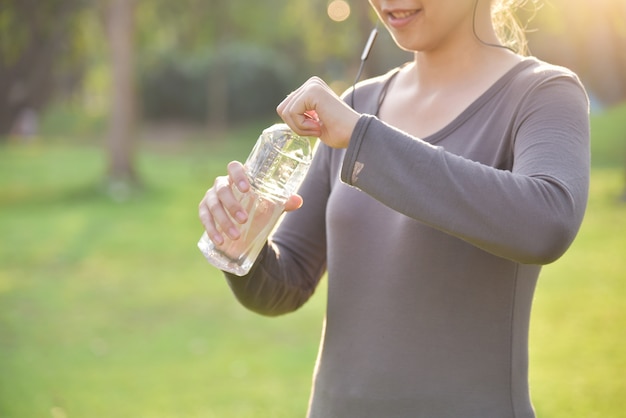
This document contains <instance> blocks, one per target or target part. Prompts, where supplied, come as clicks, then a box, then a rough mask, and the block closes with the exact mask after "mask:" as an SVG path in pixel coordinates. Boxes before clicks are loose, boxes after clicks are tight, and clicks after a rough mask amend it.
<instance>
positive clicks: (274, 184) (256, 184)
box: [198, 123, 314, 276]
mask: <svg viewBox="0 0 626 418" xmlns="http://www.w3.org/2000/svg"><path fill="white" fill-rule="evenodd" d="M313 151H314V148H312V147H311V141H310V140H309V138H307V137H302V136H299V135H296V134H295V133H294V132H293V131H292V130H291V129H290V128H289V127H288V126H287V125H286V124H283V123H280V124H275V125H272V126H270V127H269V128H267V129H265V130H264V131H263V132H262V133H261V135H260V136H259V139H258V140H257V142H256V144H255V146H254V148H253V149H252V152H251V153H250V155H249V156H248V159H247V160H246V162H245V164H244V168H245V171H246V174H247V176H248V179H249V180H250V186H251V187H250V190H249V191H248V192H246V193H241V192H240V191H239V190H238V189H237V187H236V186H234V185H233V186H231V187H232V190H233V193H234V194H235V196H237V198H238V199H239V201H240V202H241V205H242V206H243V208H244V209H245V211H246V212H247V213H248V221H247V222H246V223H245V224H243V225H240V224H239V223H237V222H236V221H234V223H235V225H240V230H239V232H240V238H239V239H236V240H231V239H230V238H229V237H228V236H227V235H224V243H222V244H221V245H219V246H218V245H215V244H214V243H213V241H211V240H210V239H209V237H208V235H207V233H206V232H205V233H204V234H203V235H202V237H201V238H200V241H199V242H198V248H200V251H202V254H204V256H205V257H206V259H207V260H208V261H209V263H211V264H213V265H214V266H215V267H217V268H219V269H220V270H224V271H227V272H229V273H233V274H235V275H238V276H244V275H246V274H247V273H248V272H249V271H250V268H251V267H252V265H253V264H254V261H255V260H256V258H257V257H258V255H259V252H260V251H261V249H262V248H263V246H264V244H265V241H266V240H267V237H268V236H269V234H270V233H271V232H272V230H273V229H274V226H275V225H276V223H277V222H278V219H279V218H280V216H281V214H282V213H283V211H284V206H285V202H286V201H287V199H288V198H289V196H291V195H293V194H294V193H295V192H296V191H297V190H298V188H299V187H300V184H301V183H302V181H303V180H304V176H305V175H306V172H307V171H308V169H309V166H310V165H311V159H312V158H313Z"/></svg>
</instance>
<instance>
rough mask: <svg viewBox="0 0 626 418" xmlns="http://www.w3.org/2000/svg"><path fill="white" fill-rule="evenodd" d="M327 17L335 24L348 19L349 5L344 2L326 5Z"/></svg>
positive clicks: (336, 0) (340, 0)
mask: <svg viewBox="0 0 626 418" xmlns="http://www.w3.org/2000/svg"><path fill="white" fill-rule="evenodd" d="M327 10H328V17H330V18H331V19H332V20H334V21H335V22H343V21H344V20H346V19H347V18H348V17H350V5H349V4H348V2H346V1H345V0H333V1H331V2H330V3H328V9H327Z"/></svg>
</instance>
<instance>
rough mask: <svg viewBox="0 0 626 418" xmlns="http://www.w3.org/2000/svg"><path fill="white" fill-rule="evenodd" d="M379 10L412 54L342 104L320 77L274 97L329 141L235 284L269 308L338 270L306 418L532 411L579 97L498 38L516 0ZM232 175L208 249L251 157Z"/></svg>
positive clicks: (584, 130)
mask: <svg viewBox="0 0 626 418" xmlns="http://www.w3.org/2000/svg"><path fill="white" fill-rule="evenodd" d="M370 3H371V5H372V6H373V7H374V9H375V10H376V12H377V14H378V16H379V18H380V20H381V21H382V22H383V24H384V25H385V26H386V28H387V29H388V30H389V32H390V33H391V35H392V36H393V38H394V40H395V41H396V43H397V44H398V45H399V46H400V47H401V48H403V49H406V50H408V51H413V52H414V53H415V54H414V57H415V58H414V60H413V61H412V62H411V63H408V64H407V65H405V66H402V67H401V68H398V69H396V70H394V71H391V72H390V73H388V74H385V75H383V76H380V77H377V78H374V79H371V80H368V81H365V82H362V83H360V84H359V85H358V87H357V88H356V91H354V92H352V91H350V92H348V94H347V95H346V97H345V101H344V100H341V99H340V98H338V97H337V96H336V95H335V94H334V93H333V92H332V91H331V90H330V89H329V88H328V86H327V85H326V84H325V83H324V82H323V81H322V80H320V79H318V78H312V79H310V80H309V81H307V82H306V83H305V84H304V85H303V86H301V87H300V88H299V89H298V90H296V91H294V92H293V93H292V94H290V95H289V96H288V97H287V98H286V99H285V100H284V101H283V102H282V103H281V104H280V105H279V106H278V113H279V115H280V116H281V117H282V118H283V120H284V121H285V122H286V123H287V124H288V125H289V126H290V127H291V128H292V129H293V130H294V131H295V132H297V133H299V134H302V135H309V136H316V137H319V138H320V139H321V141H322V142H323V143H324V144H325V145H324V146H321V147H320V148H319V149H318V151H317V154H316V156H315V159H314V162H313V165H312V167H311V169H310V171H309V174H308V176H307V178H306V180H305V182H304V184H303V186H302V187H301V189H300V191H299V194H300V196H301V197H300V196H293V197H292V198H291V199H290V200H289V202H288V204H287V208H286V210H287V211H289V213H288V214H287V215H286V216H285V218H284V220H283V222H282V223H281V225H280V227H279V228H278V229H277V230H276V232H275V233H274V234H273V236H272V237H271V238H270V240H269V242H268V244H267V245H266V247H265V248H264V250H263V252H262V254H261V256H260V257H259V259H258V260H257V262H256V264H255V266H254V267H253V269H252V271H251V273H250V274H249V275H248V276H246V277H236V276H230V275H228V274H227V275H226V276H227V280H228V282H229V285H230V286H231V288H232V290H233V292H234V294H235V295H236V297H237V298H238V299H239V300H240V301H241V303H242V304H244V305H245V306H247V307H248V308H249V309H252V310H254V311H256V312H259V313H262V314H266V315H278V314H282V313H286V312H290V311H293V310H295V309H297V308H298V307H300V306H301V305H302V304H303V303H305V302H306V300H307V299H308V298H309V297H310V296H311V294H312V293H313V292H314V290H315V288H316V286H317V284H318V282H319V280H320V278H321V276H322V275H323V274H324V273H325V272H326V271H327V273H328V306H327V312H326V321H325V328H324V334H323V339H322V342H321V348H320V354H319V357H318V362H317V366H316V370H315V379H314V385H313V390H312V395H311V402H310V405H309V415H308V416H309V417H311V418H312V417H323V418H329V417H338V418H351V417H355V418H356V417H358V418H363V417H384V418H390V417H413V418H414V417H428V418H444V417H462V418H471V417H476V418H504V417H516V418H522V417H523V418H528V417H534V412H533V408H532V405H531V402H530V397H529V391H528V371H527V370H528V364H527V362H528V352H527V351H528V325H529V317H530V309H531V303H532V298H533V291H534V287H535V283H536V280H537V277H538V275H539V271H540V269H541V265H543V264H547V263H550V262H552V261H554V260H556V259H558V258H559V257H560V256H561V255H562V254H563V252H564V251H565V250H566V249H567V248H568V246H569V245H570V244H571V242H572V240H573V239H574V237H575V235H576V233H577V231H578V228H579V226H580V223H581V221H582V218H583V214H584V210H585V205H586V199H587V189H588V181H589V125H588V100H587V96H586V94H585V91H584V89H583V87H582V86H581V84H580V82H579V80H578V78H577V77H576V76H575V75H574V74H573V73H571V72H570V71H568V70H566V69H563V68H560V67H555V66H551V65H548V64H546V63H544V62H541V61H539V60H537V59H535V58H529V57H523V56H521V55H520V54H517V53H515V52H513V51H512V50H510V49H508V48H506V47H502V46H503V45H502V43H501V42H503V41H505V39H504V38H502V37H498V34H497V28H498V26H497V24H498V22H497V21H496V13H495V10H500V11H502V10H503V8H506V7H512V6H511V5H510V4H508V3H510V2H508V3H507V2H506V0H503V1H501V2H498V1H497V0H494V2H493V3H494V4H491V2H490V1H489V0H398V1H393V0H370ZM505 3H506V4H505ZM505 11H506V10H505ZM509 11H510V10H509ZM347 103H353V104H354V109H352V108H350V106H348V105H347ZM228 173H229V174H228V176H224V177H220V178H218V179H216V181H215V183H214V186H213V187H212V188H211V189H209V190H208V192H207V193H206V195H205V197H204V198H203V200H202V202H201V203H200V209H199V214H200V219H201V221H202V223H203V224H204V226H205V228H206V230H207V232H208V234H209V236H210V237H212V240H213V241H214V242H215V243H216V244H220V243H221V242H222V241H223V238H222V236H221V235H220V233H219V232H218V230H217V229H216V224H217V225H219V226H220V227H221V228H222V230H223V231H229V235H231V236H232V237H233V238H237V236H238V232H237V230H236V226H237V222H244V221H245V220H246V216H247V214H246V213H245V212H244V211H243V210H242V208H241V206H239V204H238V203H237V201H236V199H235V198H234V197H233V195H232V192H231V191H230V189H229V188H228V187H227V186H228V184H229V183H230V184H232V183H234V184H237V185H238V187H239V188H240V189H241V190H242V191H246V190H247V189H248V187H249V185H248V183H247V180H246V177H245V175H244V173H243V169H242V166H241V164H240V163H231V164H230V165H229V167H228ZM298 208H299V209H298ZM295 209H298V210H295ZM231 217H232V218H231ZM232 219H236V220H237V221H234V220H232Z"/></svg>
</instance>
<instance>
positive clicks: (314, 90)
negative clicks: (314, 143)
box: [276, 77, 328, 137]
mask: <svg viewBox="0 0 626 418" xmlns="http://www.w3.org/2000/svg"><path fill="white" fill-rule="evenodd" d="M325 94H328V92H327V91H326V84H325V83H324V82H323V81H322V80H320V79H319V78H317V77H313V78H311V79H309V80H308V81H307V82H306V83H305V84H303V85H302V86H301V87H300V88H298V89H297V90H296V91H294V92H292V93H291V94H290V95H289V96H287V97H286V98H285V100H283V101H282V102H281V103H280V104H279V105H278V107H277V108H276V111H277V112H278V114H279V116H280V117H281V118H282V119H283V120H284V121H285V123H286V124H287V125H289V126H290V127H291V129H293V131H294V132H295V133H297V134H298V135H303V136H315V137H320V136H321V135H322V124H321V120H320V118H319V115H318V113H317V111H316V108H317V106H318V105H317V100H318V99H319V98H320V97H321V96H323V95H325Z"/></svg>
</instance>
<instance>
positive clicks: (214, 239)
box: [211, 234, 224, 245]
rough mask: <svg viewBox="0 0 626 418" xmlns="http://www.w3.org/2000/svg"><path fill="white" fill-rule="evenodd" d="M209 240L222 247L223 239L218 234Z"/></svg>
mask: <svg viewBox="0 0 626 418" xmlns="http://www.w3.org/2000/svg"><path fill="white" fill-rule="evenodd" d="M211 239H212V240H213V242H214V243H215V244H217V245H222V244H223V243H224V237H222V236H221V235H220V234H215V235H212V236H211Z"/></svg>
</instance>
